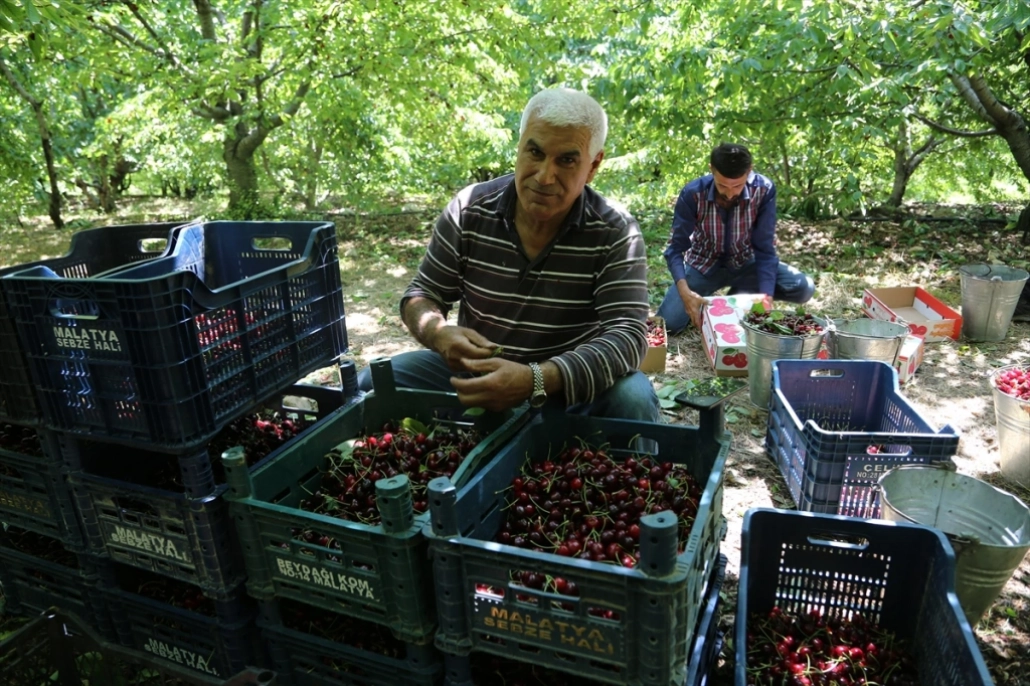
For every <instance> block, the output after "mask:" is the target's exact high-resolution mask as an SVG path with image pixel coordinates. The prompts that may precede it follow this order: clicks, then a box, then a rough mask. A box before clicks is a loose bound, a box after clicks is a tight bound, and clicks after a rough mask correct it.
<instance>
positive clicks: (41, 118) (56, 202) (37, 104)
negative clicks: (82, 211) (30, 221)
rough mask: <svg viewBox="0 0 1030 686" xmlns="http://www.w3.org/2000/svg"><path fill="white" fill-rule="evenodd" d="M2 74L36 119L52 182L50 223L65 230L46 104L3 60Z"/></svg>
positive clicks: (1, 60) (49, 177) (0, 63)
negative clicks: (26, 86)
mask: <svg viewBox="0 0 1030 686" xmlns="http://www.w3.org/2000/svg"><path fill="white" fill-rule="evenodd" d="M0 73H2V74H3V76H4V78H6V79H7V82H8V83H10V84H11V87H12V88H14V90H15V91H16V92H17V93H18V95H19V96H21V98H22V100H24V101H25V102H27V103H28V104H29V107H31V108H32V113H33V114H34V115H35V117H36V127H37V129H38V130H39V142H40V145H41V147H42V148H43V159H44V160H45V161H46V173H47V178H48V179H49V181H50V203H49V207H48V208H47V213H48V214H49V215H50V221H52V222H53V223H54V228H55V229H58V230H61V229H63V228H64V219H62V218H61V189H60V187H59V186H58V184H57V165H56V164H55V163H54V146H53V144H52V143H51V142H50V127H48V126H47V123H46V112H45V111H44V109H43V104H44V103H43V102H42V101H41V100H39V99H37V98H34V97H33V96H32V94H31V93H29V91H28V90H27V89H26V88H25V86H23V85H22V83H21V81H19V80H18V77H17V76H15V74H14V72H12V71H11V69H10V67H8V66H7V63H6V62H5V61H4V60H3V59H0Z"/></svg>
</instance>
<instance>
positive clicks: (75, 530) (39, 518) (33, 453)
mask: <svg viewBox="0 0 1030 686" xmlns="http://www.w3.org/2000/svg"><path fill="white" fill-rule="evenodd" d="M7 427H9V428H5V427H4V426H2V422H0V431H3V432H5V435H6V436H8V437H10V436H11V435H12V434H14V435H22V434H24V435H25V436H26V437H28V436H31V437H32V438H31V440H30V441H29V442H28V443H22V444H20V445H19V451H21V452H19V451H15V450H8V449H5V448H0V521H3V522H6V523H8V524H10V525H13V526H18V527H22V528H24V529H30V530H32V531H37V532H39V533H41V534H44V535H47V536H52V537H54V538H58V539H60V540H61V541H63V542H64V543H66V544H68V545H71V546H76V547H79V548H83V547H84V546H85V540H84V538H83V536H82V530H81V528H80V526H79V520H78V515H77V513H76V509H75V501H74V496H73V495H72V491H71V486H70V485H69V484H68V481H67V479H66V478H65V475H64V473H63V471H62V469H61V456H60V451H59V448H58V446H57V444H56V443H55V440H56V439H55V436H54V434H52V433H51V432H47V431H40V432H37V431H36V430H35V429H30V428H27V427H21V426H14V425H7Z"/></svg>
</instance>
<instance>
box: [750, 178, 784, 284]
mask: <svg viewBox="0 0 1030 686" xmlns="http://www.w3.org/2000/svg"><path fill="white" fill-rule="evenodd" d="M768 184H769V189H768V191H767V192H766V194H765V197H763V198H762V200H761V202H760V204H759V205H758V213H757V214H756V215H755V224H754V226H753V227H752V229H751V247H752V248H753V249H754V251H755V268H756V270H757V272H758V290H759V292H760V293H765V294H766V295H768V296H770V297H772V295H773V292H774V291H775V289H776V268H777V267H778V266H779V264H780V258H779V257H778V256H777V254H776V186H775V185H773V183H772V181H769V182H768Z"/></svg>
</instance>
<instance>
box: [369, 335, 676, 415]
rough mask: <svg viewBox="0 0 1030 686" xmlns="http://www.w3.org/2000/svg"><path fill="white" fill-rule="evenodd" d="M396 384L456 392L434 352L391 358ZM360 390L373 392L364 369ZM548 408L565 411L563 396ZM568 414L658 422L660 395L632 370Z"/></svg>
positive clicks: (550, 402) (556, 398)
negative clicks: (590, 400) (591, 400)
mask: <svg viewBox="0 0 1030 686" xmlns="http://www.w3.org/2000/svg"><path fill="white" fill-rule="evenodd" d="M390 366H391V367H392V368H393V378H394V383H396V384H397V386H398V388H418V389H422V390H427V391H446V392H448V393H453V392H454V386H452V385H451V377H452V376H455V373H454V372H452V371H451V370H450V367H448V366H447V363H446V362H444V359H443V357H441V356H440V355H438V354H436V353H435V352H433V351H431V350H415V351H412V352H407V353H400V354H399V355H395V356H393V357H392V358H390ZM358 388H360V389H361V390H362V391H366V392H367V391H371V390H372V373H371V372H370V371H369V368H368V367H365V368H364V369H362V370H361V371H360V372H359V373H358ZM547 404H548V406H549V409H555V408H564V398H563V397H562V396H551V397H550V398H549V399H548V401H547ZM565 411H566V412H570V413H572V414H579V415H587V416H590V417H607V418H610V419H632V420H636V421H641V422H657V421H659V416H660V415H659V411H660V410H659V406H658V396H657V395H656V394H655V392H654V386H652V385H651V381H650V380H649V379H648V378H647V376H646V375H644V373H643V372H640V371H633V372H631V373H629V374H626V375H625V376H622V377H620V378H618V379H616V381H615V384H614V385H613V386H612V387H611V388H609V389H608V390H607V391H605V392H603V393H601V394H599V395H598V396H597V397H595V398H594V401H593V402H591V403H579V404H577V405H572V406H570V407H567V408H565Z"/></svg>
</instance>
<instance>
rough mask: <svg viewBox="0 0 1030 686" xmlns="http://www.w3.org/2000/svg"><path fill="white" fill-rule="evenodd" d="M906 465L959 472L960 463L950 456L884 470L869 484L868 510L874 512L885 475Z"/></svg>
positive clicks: (866, 502) (867, 495) (867, 494)
mask: <svg viewBox="0 0 1030 686" xmlns="http://www.w3.org/2000/svg"><path fill="white" fill-rule="evenodd" d="M910 452H911V451H910ZM905 467H935V468H937V469H943V470H945V471H948V472H957V471H958V465H957V464H955V460H953V459H951V458H950V457H946V458H944V459H943V460H936V461H933V462H930V463H929V464H925V465H923V464H920V465H904V464H900V465H898V466H897V467H894V469H889V470H887V471H886V472H884V473H883V476H881V477H880V478H879V479H878V480H877V482H876V483H875V484H870V485H869V491H868V492H867V493H866V501H865V505H866V508H865V509H866V512H872V508H873V503H874V502H875V501H876V498H877V497H878V496H879V495H880V490H881V486H880V482H881V481H883V478H884V477H885V476H887V475H888V474H890V473H891V472H893V471H894V470H895V469H904V468H905ZM960 540H962V541H964V540H965V539H960Z"/></svg>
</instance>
